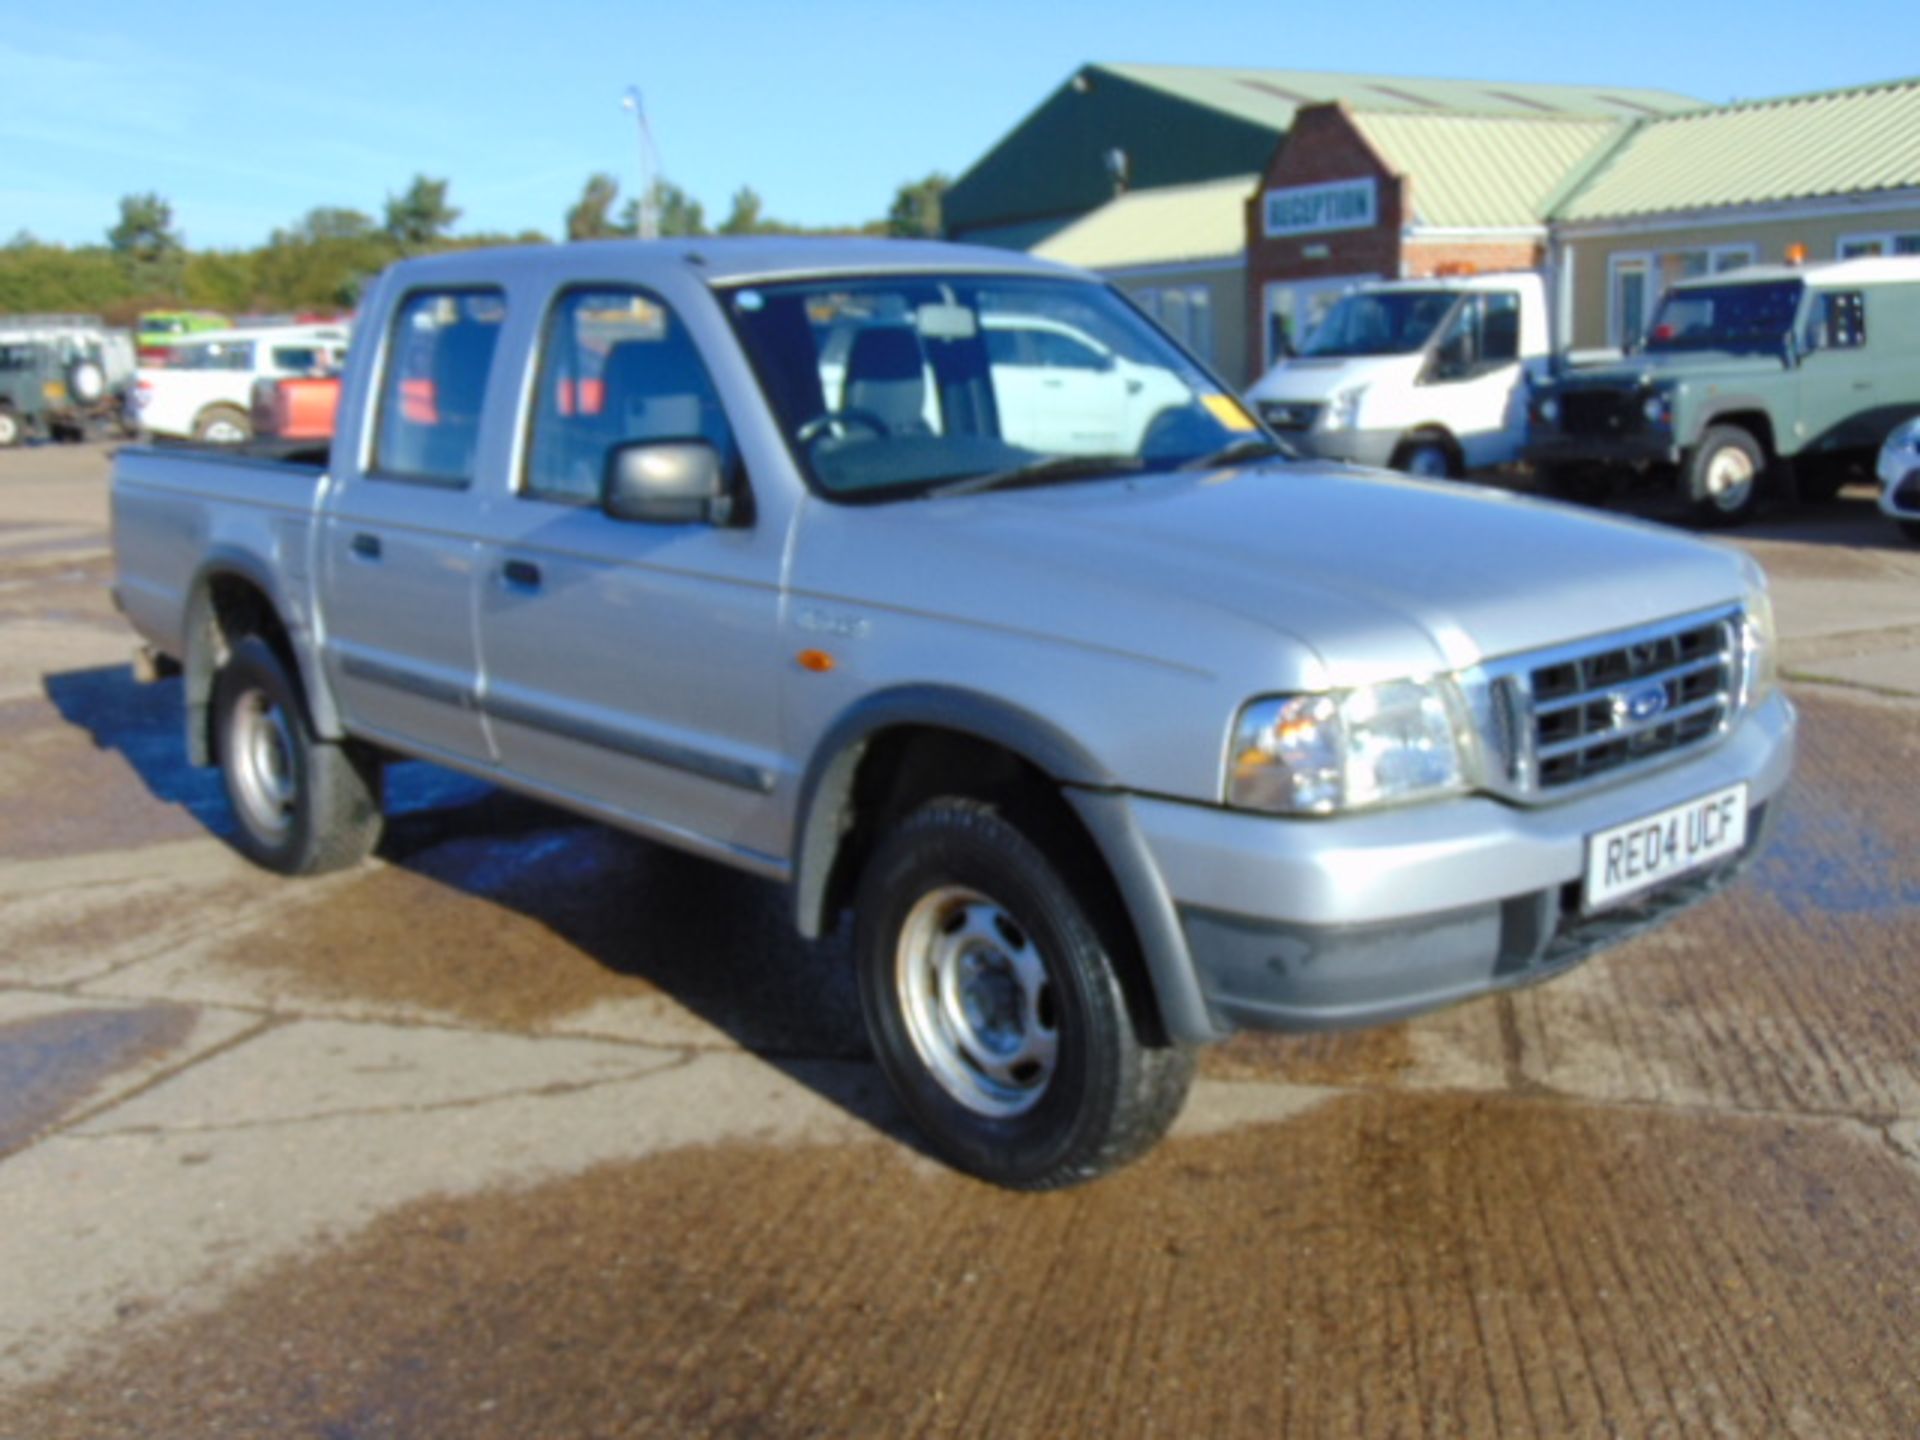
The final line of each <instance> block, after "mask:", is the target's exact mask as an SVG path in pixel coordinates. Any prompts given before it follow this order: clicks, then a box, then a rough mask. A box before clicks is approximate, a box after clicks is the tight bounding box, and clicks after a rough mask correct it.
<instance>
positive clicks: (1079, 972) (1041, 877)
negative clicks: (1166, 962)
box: [854, 798, 1193, 1190]
mask: <svg viewBox="0 0 1920 1440" xmlns="http://www.w3.org/2000/svg"><path fill="white" fill-rule="evenodd" d="M1092 903H1093V902H1091V901H1089V900H1088V898H1087V897H1085V896H1083V895H1082V894H1078V893H1076V892H1075V890H1074V889H1073V888H1071V887H1070V886H1069V885H1068V883H1067V881H1066V880H1065V879H1064V878H1062V872H1061V870H1060V869H1059V868H1057V867H1056V865H1055V863H1054V862H1053V860H1052V859H1050V858H1049V856H1048V855H1047V854H1046V853H1044V852H1043V851H1042V850H1041V849H1040V848H1039V847H1038V846H1037V845H1036V844H1035V843H1034V842H1033V840H1032V839H1030V838H1029V837H1028V835H1027V834H1025V833H1024V832H1023V831H1022V830H1020V829H1018V828H1016V827H1015V826H1014V825H1013V824H1012V823H1010V822H1009V821H1008V820H1007V819H1006V818H1005V817H1004V816H1003V815H1002V814H1000V812H999V811H997V810H996V809H995V808H994V807H992V806H990V805H987V804H984V803H982V802H980V801H975V800H967V799H958V798H947V799H940V800H933V801H930V802H928V803H927V804H925V805H923V806H921V807H920V808H919V809H918V810H916V811H914V812H913V813H912V814H911V815H909V816H908V817H907V818H906V819H905V820H903V821H901V822H900V823H899V824H897V825H896V826H895V827H894V828H893V830H892V831H891V832H889V833H888V834H887V835H885V836H884V837H882V839H881V841H880V843H879V845H878V847H877V848H876V851H875V853H874V855H873V857H872V859H871V861H870V862H869V863H868V866H867V870H866V873H865V875H864V876H863V877H862V880H861V885H860V894H859V900H858V905H857V908H856V912H855V931H854V937H855V938H854V944H855V955H856V962H857V965H858V968H859V981H860V998H861V1005H862V1008H863V1010H864V1011H865V1014H866V1018H867V1029H868V1032H869V1034H870V1035H871V1037H872V1040H873V1046H874V1050H875V1051H876V1053H877V1055H878V1058H879V1061H880V1066H881V1069H882V1070H883V1071H884V1072H885V1073H886V1076H887V1079H888V1081H889V1082H890V1083H891V1084H892V1086H893V1088H894V1091H895V1093H896V1094H898V1096H899V1097H900V1100H901V1103H902V1104H904V1105H905V1106H906V1108H907V1110H908V1112H909V1113H910V1114H911V1115H912V1116H913V1118H914V1120H915V1121H916V1122H917V1123H918V1124H919V1126H920V1128H921V1130H922V1131H923V1132H924V1133H925V1134H926V1136H927V1138H928V1140H929V1141H930V1142H931V1144H932V1146H933V1148H934V1149H935V1150H937V1151H938V1152H939V1153H940V1154H941V1155H942V1156H943V1157H944V1158H945V1159H947V1160H948V1161H949V1162H951V1163H952V1164H954V1165H956V1166H958V1167H959V1168H960V1169H963V1170H966V1171H969V1172H970V1173H972V1174H974V1175H978V1176H980V1177H981V1178H983V1179H986V1180H990V1181H992V1182H994V1183H995V1184H999V1185H1006V1186H1009V1187H1012V1188H1015V1189H1022V1190H1046V1189H1054V1188H1058V1187H1061V1186H1066V1185H1074V1184H1079V1183H1081V1182H1084V1181H1087V1180H1091V1179H1094V1178H1095V1177H1097V1176H1099V1175H1102V1174H1104V1173H1106V1172H1107V1171H1110V1170H1112V1169H1115V1168H1116V1167H1118V1166H1120V1165H1123V1164H1125V1163H1126V1162H1127V1161H1129V1160H1132V1159H1134V1158H1135V1157H1137V1156H1139V1155H1140V1154H1142V1153H1144V1152H1145V1151H1146V1150H1147V1149H1149V1148H1150V1147H1151V1146H1152V1145H1153V1144H1154V1143H1155V1142H1156V1141H1157V1140H1158V1139H1159V1138H1160V1137H1161V1135H1163V1134H1164V1133H1165V1132H1166V1129H1167V1127H1168V1126H1169V1125H1170V1124H1172V1122H1173V1119H1174V1116H1175V1115H1177V1114H1178V1113H1179V1110H1180V1106H1181V1104H1182V1103H1183V1102H1184V1100H1185V1098H1186V1093H1187V1087H1188V1085H1189V1083H1190V1082H1191V1080H1192V1075H1193V1052H1192V1050H1191V1049H1189V1048H1184V1047H1177V1046H1158V1047H1155V1046H1149V1045H1147V1044H1146V1043H1144V1042H1143V1040H1142V1039H1141V1037H1140V1034H1139V1033H1138V1031H1137V1029H1136V1028H1135V1022H1134V1018H1133V1016H1132V1014H1131V1013H1130V1011H1129V1009H1128V1005H1127V998H1126V995H1125V993H1124V991H1123V989H1122V985H1121V982H1120V979H1119V976H1118V974H1117V972H1116V969H1115V966H1114V962H1113V957H1112V954H1111V953H1110V951H1109V941H1108V940H1106V939H1104V938H1103V935H1102V930H1101V927H1100V926H1099V925H1097V924H1096V921H1095V917H1094V915H1093V914H1092V913H1090V911H1089V905H1090V904H1092ZM1109 933H1111V930H1109ZM1113 943H1118V942H1117V941H1116V942H1113Z"/></svg>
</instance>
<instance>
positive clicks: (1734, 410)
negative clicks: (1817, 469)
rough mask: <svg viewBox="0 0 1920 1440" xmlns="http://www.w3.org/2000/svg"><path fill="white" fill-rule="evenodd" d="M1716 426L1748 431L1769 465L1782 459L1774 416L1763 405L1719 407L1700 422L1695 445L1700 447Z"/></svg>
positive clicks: (1744, 402) (1744, 403)
mask: <svg viewBox="0 0 1920 1440" xmlns="http://www.w3.org/2000/svg"><path fill="white" fill-rule="evenodd" d="M1716 426H1730V427H1732V428H1733V429H1736V430H1744V431H1746V432H1747V433H1748V434H1749V435H1751V436H1752V437H1753V438H1754V441H1755V443H1757V444H1758V445H1759V446H1760V453H1761V456H1762V457H1763V458H1764V459H1765V460H1766V461H1767V463H1768V464H1773V463H1774V462H1776V461H1778V460H1779V459H1780V458H1781V456H1780V448H1779V444H1778V436H1777V434H1776V432H1775V431H1774V428H1773V416H1772V415H1770V414H1769V413H1768V412H1767V409H1766V407H1765V406H1763V405H1759V404H1756V403H1754V402H1752V401H1747V400H1739V401H1734V402H1732V403H1729V404H1722V405H1720V406H1717V407H1716V408H1715V409H1714V410H1712V411H1711V412H1710V413H1709V414H1708V415H1707V416H1706V417H1705V418H1704V419H1703V420H1702V421H1701V422H1700V434H1699V436H1698V437H1696V438H1695V440H1694V444H1695V445H1698V444H1699V443H1700V441H1701V440H1704V439H1705V438H1706V434H1707V432H1708V431H1709V430H1712V429H1713V428H1714V427H1716Z"/></svg>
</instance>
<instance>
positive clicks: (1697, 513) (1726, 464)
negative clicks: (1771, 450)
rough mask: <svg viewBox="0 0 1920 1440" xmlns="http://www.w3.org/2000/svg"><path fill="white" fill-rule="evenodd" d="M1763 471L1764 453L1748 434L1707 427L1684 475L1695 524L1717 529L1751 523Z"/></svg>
mask: <svg viewBox="0 0 1920 1440" xmlns="http://www.w3.org/2000/svg"><path fill="white" fill-rule="evenodd" d="M1766 469H1767V456H1766V452H1765V451H1763V450H1762V449H1761V448H1760V442H1759V441H1758V440H1755V439H1754V438H1753V436H1752V434H1750V433H1749V432H1748V431H1745V430H1742V429H1741V428H1740V427H1739V426H1737V425H1714V426H1710V427H1708V430H1707V433H1706V434H1704V435H1702V436H1701V437H1700V443H1699V444H1698V445H1696V446H1694V449H1693V455H1692V457H1691V459H1689V461H1688V462H1687V467H1686V470H1685V471H1684V481H1685V485H1686V496H1687V501H1688V504H1689V506H1690V508H1691V511H1692V514H1693V518H1694V519H1695V521H1697V522H1698V523H1699V524H1701V525H1706V526H1711V527H1713V528H1715V529H1719V528H1723V527H1726V526H1731V525H1743V524H1745V523H1746V522H1747V521H1748V520H1750V519H1752V518H1753V511H1754V507H1755V505H1756V504H1757V503H1758V502H1759V499H1760V479H1761V477H1762V476H1763V475H1764V474H1765V473H1766Z"/></svg>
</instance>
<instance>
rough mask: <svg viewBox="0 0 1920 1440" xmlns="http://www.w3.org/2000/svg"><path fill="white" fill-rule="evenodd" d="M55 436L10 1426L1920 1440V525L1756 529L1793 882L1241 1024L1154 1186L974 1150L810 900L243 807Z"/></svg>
mask: <svg viewBox="0 0 1920 1440" xmlns="http://www.w3.org/2000/svg"><path fill="white" fill-rule="evenodd" d="M105 474H106V458H105V452H104V451H102V450H99V449H48V448H43V449H37V450H30V451H16V452H7V453H0V1437H9V1440H16V1437H17V1440H28V1437H32V1440H54V1437H62V1436H86V1437H101V1436H134V1435H138V1436H195V1437H200V1436H222V1437H225V1436H251V1435H260V1436H267V1435H272V1436H316V1437H331V1440H347V1437H384V1436H396V1437H399V1436H404V1437H418V1436H440V1435H446V1436H460V1437H481V1436H515V1437H527V1436H568V1437H572V1436H616V1435H647V1436H652V1435H736V1436H788V1435H796V1436H797V1435H888V1436H892V1435H968V1436H977V1435H993V1436H1018V1435H1049V1436H1060V1435H1110V1434H1111V1435H1166V1436H1181V1437H1187V1436H1201V1435H1205V1436H1241V1435H1244V1436H1252V1437H1271V1436H1276V1435H1281V1434H1287V1435H1352V1436H1367V1437H1378V1436H1400V1435H1406V1436H1415V1435H1432V1436H1468V1435H1471V1436H1483V1435H1486V1436H1491V1435H1500V1436H1509V1435H1511V1436H1584V1435H1594V1436H1603V1435H1604V1436H1614V1435H1619V1436H1690V1435H1723V1436H1759V1435H1769V1436H1771V1435H1801V1436H1809V1437H1821V1440H1832V1437H1843V1436H1860V1437H1869V1436H1871V1437H1881V1436H1892V1435H1910V1434H1914V1433H1916V1432H1920V1271H1917V1270H1916V1267H1915V1264H1914V1257H1915V1256H1916V1255H1920V970H1917V969H1916V965H1915V959H1914V957H1915V956H1916V954H1920V861H1916V859H1915V856H1916V855H1920V805H1916V803H1915V799H1916V796H1917V795H1920V723H1916V722H1920V549H1916V548H1914V547H1911V546H1908V545H1906V544H1905V543H1904V542H1903V541H1902V540H1901V539H1900V537H1899V536H1898V534H1897V532H1895V531H1894V530H1893V528H1892V527H1891V526H1890V525H1888V524H1885V523H1884V522H1882V521H1881V520H1880V518H1879V517H1878V516H1877V515H1876V514H1874V513H1873V512H1872V511H1871V509H1870V504H1869V501H1868V499H1867V497H1866V495H1865V493H1864V492H1859V493H1853V492H1850V493H1849V494H1848V495H1847V496H1846V497H1844V498H1843V500H1842V502H1841V503H1839V504H1838V505H1835V506H1833V507H1830V508H1828V509H1824V510H1821V511H1817V512H1811V513H1809V514H1807V515H1805V516H1804V517H1800V518H1797V519H1794V520H1792V521H1791V522H1790V523H1772V524H1766V525H1761V526H1758V527H1756V528H1755V529H1753V530H1752V531H1751V532H1750V533H1748V534H1745V535H1743V536H1742V537H1741V539H1740V541H1739V543H1740V544H1741V545H1743V546H1744V547H1746V548H1748V549H1750V550H1751V551H1752V552H1753V553H1754V554H1756V555H1757V556H1759V557H1760V558H1761V560H1762V561H1763V562H1764V563H1765V564H1766V566H1767V567H1768V569H1769V570H1770V571H1771V573H1772V574H1773V576H1774V579H1775V583H1776V594H1777V601H1778V606H1779V612H1780V617H1781V621H1782V626H1783V629H1784V631H1785V633H1786V635H1787V637H1788V638H1787V642H1786V646H1785V659H1786V665H1787V669H1788V673H1789V675H1790V677H1791V689H1792V690H1793V693H1794V695H1795V698H1796V699H1797V700H1798V701H1799V703H1800V704H1801V706H1802V709H1803V715H1804V720H1805V731H1804V736H1805V744H1804V750H1803V756H1802V763H1801V770H1800V776H1799V779H1798V782H1797V790H1796V794H1795V799H1794V803H1793V805H1792V808H1791V810H1790V811H1789V812H1788V813H1787V814H1786V815H1785V817H1784V820H1783V825H1782V829H1781V832H1780V835H1779V838H1778V841H1777V843H1776V845H1775V846H1774V848H1773V850H1772V851H1771V853H1770V855H1769V857H1768V858H1767V859H1766V860H1765V861H1764V862H1763V863H1762V864H1761V866H1760V867H1758V869H1757V870H1756V871H1755V873H1754V874H1753V876H1752V877H1751V878H1750V879H1749V880H1748V881H1746V882H1745V883H1743V884H1742V885H1740V886H1738V887H1736V888H1735V889H1734V890H1733V891H1731V892H1730V893H1728V894H1725V895H1723V896H1721V897H1720V898H1718V899H1716V900H1714V901H1712V902H1710V903H1709V904H1708V905H1707V906H1705V907H1703V908H1701V909H1699V910H1697V911H1694V912H1692V913H1691V914H1689V915H1687V916H1686V917H1684V918H1683V919H1682V920H1681V921H1679V922H1678V923H1677V924H1675V925H1673V926H1671V927H1669V928H1667V929H1666V930H1663V931H1660V932H1658V933H1656V934H1654V935H1652V936H1651V937H1648V938H1645V939H1642V940H1640V941H1638V942H1635V943H1633V944H1631V945H1628V946H1626V947H1624V948H1622V949H1619V950H1617V951H1614V952H1610V953H1608V954H1606V955H1603V956H1602V957H1600V958H1598V959H1596V960H1595V961H1593V962H1592V963H1590V964H1589V965H1587V966H1585V967H1583V968H1582V969H1580V970H1577V971H1575V972H1574V973H1573V974H1572V975H1570V976H1568V977H1566V978H1564V979H1562V980H1559V981H1557V982H1555V983H1553V984H1551V985H1547V986H1544V987H1542V988H1539V989H1537V990H1531V991H1526V992H1522V993H1517V994H1513V995H1510V996H1507V997H1504V998H1501V999H1498V1000H1490V1001H1484V1002H1480V1003H1477V1004H1472V1005H1468V1006H1464V1007H1461V1008H1458V1009H1455V1010H1451V1011H1447V1012H1444V1013H1442V1014H1439V1015H1435V1016H1431V1017H1428V1018H1425V1019H1422V1020H1420V1021H1417V1022H1414V1023H1410V1024H1405V1025H1399V1026H1395V1027H1391V1028H1388V1029H1383V1030H1377V1031H1372V1032H1367V1033H1361V1034H1353V1035H1342V1036H1321V1037H1311V1038H1281V1037H1273V1036H1246V1037H1242V1038H1240V1039H1237V1040H1235V1041H1234V1042H1232V1043H1230V1044H1228V1045H1225V1046H1222V1047H1219V1048H1218V1049H1216V1050H1214V1051H1212V1052H1210V1053H1209V1054H1208V1055H1207V1056H1206V1058H1205V1060H1204V1062H1203V1066H1202V1074H1201V1079H1200V1081H1199V1083H1198V1085H1197V1087H1196V1089H1195V1093H1194V1096H1193V1099H1192V1102H1191V1104H1190V1105H1189V1107H1188V1110H1187V1113H1186V1115H1185V1116H1184V1118H1183V1120H1182V1122H1181V1124H1180V1126H1179V1128H1178V1130H1177V1131H1176V1133H1175V1135H1174V1136H1173V1137H1172V1138H1171V1139H1170V1140H1169V1141H1168V1143H1166V1144H1165V1145H1163V1146H1162V1147H1161V1148H1160V1149H1159V1150H1158V1151H1156V1152H1155V1153H1154V1154H1153V1155H1151V1156H1150V1157H1148V1158H1147V1159H1146V1160H1145V1161H1144V1162H1142V1163H1141V1164H1139V1165H1137V1166H1135V1167H1133V1168H1132V1169H1130V1170H1127V1171H1124V1172H1122V1173H1121V1174H1119V1175H1117V1176H1115V1177H1113V1178H1111V1179H1109V1180H1107V1181H1105V1182H1103V1183H1101V1184H1098V1185H1095V1186H1092V1187H1089V1188H1086V1189H1082V1190H1078V1191H1074V1192H1071V1193H1067V1194H1061V1195H1053V1196H1045V1197H1038V1198H1033V1197H1019V1196H1013V1195H1008V1194H1002V1193H999V1192H997V1191H994V1190H992V1189H989V1188H987V1187H985V1186H982V1185H979V1184H976V1183H974V1182H972V1181H969V1180H967V1179H964V1178H961V1177H959V1176H956V1175H954V1174H952V1173H951V1172H949V1171H947V1170H945V1169H943V1168H941V1167H940V1166H938V1165H936V1164H934V1163H932V1162H931V1161H929V1160H927V1159H926V1158H924V1157H923V1156H922V1155H921V1153H920V1152H919V1151H918V1150H917V1149H916V1145H915V1141H914V1139H913V1136H912V1135H911V1133H910V1132H909V1131H908V1129H907V1127H906V1126H905V1124H904V1122H903V1120H902V1118H901V1116H900V1114H899V1112H898V1111H897V1110H896V1108H895V1107H894V1105H893V1103H892V1101H891V1100H890V1099H889V1098H888V1096H887V1094H886V1093H885V1091H884V1089H883V1087H882V1086H881V1084H880V1083H879V1080H878V1077H877V1075H876V1073H875V1072H874V1070H873V1069H872V1068H871V1067H870V1065H869V1064H868V1062H867V1060H866V1058H865V1047H864V1042H863V1040H862V1037H861V1033H860V1027H859V1022H858V1015H857V1006H856V1004H855V1000H854V997H853V994H852V990H851V986H850V984H849V982H848V977H847V975H846V972H845V966H844V957H843V955H842V954H841V953H840V951H839V950H838V949H837V948H836V947H835V946H833V945H824V946H818V947H810V946H806V945H802V944H800V943H799V942H797V941H796V940H794V939H793V938H792V936H791V934H790V933H789V931H788V929H787V927H786V924H785V920H784V908H783V903H782V897H781V895H780V894H779V893H778V892H777V891H775V890H774V889H773V888H771V887H769V886H767V885H764V884H762V883H760V882H757V881H753V880H750V879H745V878H742V877H740V876H737V875H734V874H731V873H728V872H725V871H721V870H718V869H715V868H713V867H710V866H707V865H704V864H702V863H699V862H696V861H693V860H690V859H686V858H683V857H681V856H678V855H676V854H673V853H671V852H668V851H664V850H661V849H658V848H655V847H652V846H649V845H646V844H643V843H640V842H638V841H635V840H631V839H628V838H625V837H623V836H619V835H615V834H612V833H609V832H607V831H604V830H600V829H597V828H595V827H592V826H589V825H585V824H582V823H579V822H576V821H574V820H572V819H570V818H568V817H567V816H565V815H561V814H558V813H556V812H553V811H549V810H545V809H542V808H541V807H538V806H535V805H532V804H529V803H526V802H523V801H519V800H516V799H513V798H510V797H506V796H503V795H500V794H498V793H496V792H493V791H491V790H488V789H487V788H485V787H483V786H480V785H477V784H473V783H469V782H467V781H463V780H459V779H456V778H452V777H449V776H447V775H445V774H443V773H441V772H438V771H434V770H431V769H428V768H426V767H421V766H407V767H401V773H400V774H399V775H397V777H396V787H395V788H396V805H395V809H396V815H395V818H394V821H393V825H392V829H391V832H390V834H389V836H388V838H387V839H386V840H385V841H384V842H383V845H382V847H381V851H380V854H379V858H378V860H377V861H375V862H374V863H371V864H369V865H367V866H366V867H365V868H364V869H361V870H357V871H354V872H352V873H349V874H345V875H340V876H335V877H331V878H328V879H324V880H318V881H302V882H293V881H282V880H279V879H276V878H274V877H272V876H270V875H267V874H264V873H262V872H260V871H258V870H255V869H252V868H251V867H249V866H248V865H246V864H245V863H243V862H242V861H240V860H239V859H238V858H237V857H236V856H235V855H234V854H233V853H232V852H231V851H230V850H229V849H228V847H227V845H226V844H225V843H224V842H223V840H222V838H221V837H222V835H223V833H224V832H225V830H226V827H227V823H228V822H227V818H226V810H225V806H224V803H223V802H222V800H221V798H220V792H219V786H218V782H217V780H216V779H215V778H214V777H213V776H211V775H210V774H207V773H204V772H200V771H194V770H190V769H188V768H186V766H185V764H184V758H183V752H182V748H181V742H180V739H179V734H178V705H179V701H178V694H177V690H176V689H175V688H174V687H173V686H172V685H160V686H150V687H141V686H138V685H135V684H134V683H133V681H132V679H131V677H130V674H129V671H128V668H127V663H126V662H127V657H128V653H129V649H130V637H129V634H128V632H127V631H126V629H125V628H124V626H123V624H122V623H121V622H120V621H119V619H118V618H117V617H116V616H115V615H114V613H113V612H112V610H111V608H110V606H109V604H108V602H107V598H106V585H107V582H108V579H109V564H108V556H107V539H106V533H105V509H104V485H105Z"/></svg>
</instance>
